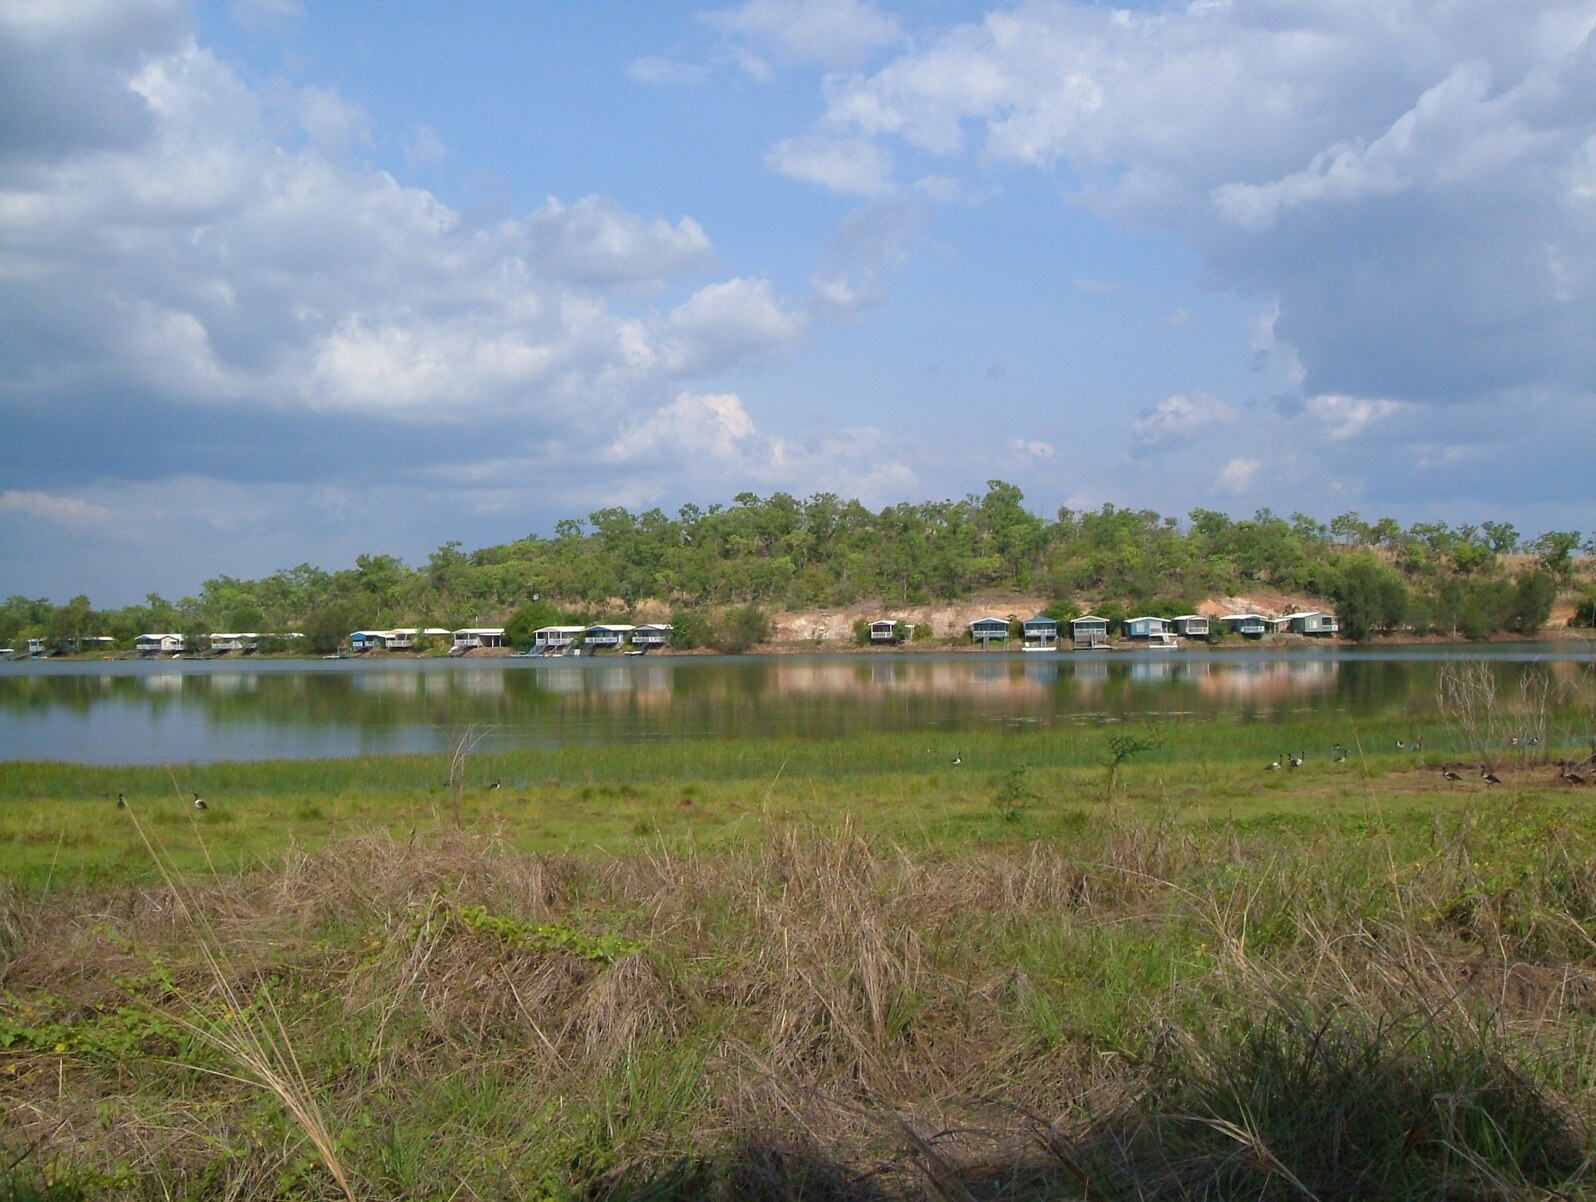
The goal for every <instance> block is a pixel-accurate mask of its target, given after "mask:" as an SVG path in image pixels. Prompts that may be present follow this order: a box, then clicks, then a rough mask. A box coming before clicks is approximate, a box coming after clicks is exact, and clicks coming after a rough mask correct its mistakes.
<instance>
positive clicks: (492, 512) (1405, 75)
mask: <svg viewBox="0 0 1596 1202" xmlns="http://www.w3.org/2000/svg"><path fill="white" fill-rule="evenodd" d="M1593 27H1596V0H1580V2H1572V0H1544V2H1536V0H1523V2H1521V3H1516V4H1513V5H1504V4H1501V3H1500V2H1499V0H1446V2H1444V3H1443V2H1439V0H1437V2H1433V3H1421V2H1418V0H1407V2H1404V0H1294V2H1292V3H1284V2H1282V0H1195V2H1192V3H1186V4H1134V5H1126V6H1123V7H1113V6H1109V5H1100V4H1088V3H1079V2H1067V0H1034V2H1030V3H1020V4H976V3H965V2H954V0H941V2H932V3H916V4H914V5H908V4H890V3H885V2H881V3H871V2H869V0H751V2H749V3H743V4H733V5H724V6H709V7H698V6H693V5H688V4H672V3H658V4H626V5H621V4H613V3H611V4H582V5H558V4H535V5H534V4H511V3H492V2H487V0H483V2H479V3H469V4H461V5H455V6H450V7H449V8H447V9H440V8H439V7H438V6H436V5H423V4H417V3H386V4H381V5H377V4H364V3H354V2H344V3H339V4H325V3H317V2H316V0H232V2H227V0H200V2H194V3H188V2H184V0H74V2H73V3H71V4H61V3H50V2H47V0H0V422H3V427H0V428H3V430H4V437H3V439H0V593H4V594H7V595H9V594H12V593H23V594H25V595H29V596H49V597H52V598H53V599H56V600H58V601H64V600H65V599H66V598H67V597H69V596H71V595H73V594H75V593H78V592H87V593H88V594H89V596H90V597H91V599H92V600H93V601H94V602H95V603H96V604H98V605H116V604H123V603H127V602H130V601H135V600H139V599H141V598H142V597H143V595H144V593H145V592H147V591H151V590H154V591H158V592H161V593H162V594H163V595H166V596H168V597H174V598H175V597H178V596H182V595H183V594H185V593H189V592H193V591H195V590H197V589H198V587H199V586H200V584H201V582H202V581H204V580H205V579H207V578H210V577H214V576H218V575H223V574H226V575H234V576H260V575H265V574H268V573H270V572H272V571H274V570H276V569H278V568H283V567H289V566H292V565H294V564H298V563H301V562H310V563H314V564H317V565H319V566H323V567H327V568H338V567H344V566H348V565H349V564H350V563H352V561H353V558H354V556H355V555H356V554H359V553H362V552H373V553H376V552H386V553H390V554H396V555H399V556H400V557H402V558H404V559H406V560H407V561H409V562H413V563H414V562H421V561H422V560H424V559H425V557H426V555H427V553H428V552H429V551H431V550H432V549H433V548H435V547H437V546H438V545H440V544H441V543H443V542H445V541H448V540H451V539H458V540H460V541H461V542H463V543H464V544H465V545H466V546H467V547H475V546H480V545H483V544H487V543H494V542H501V541H505V540H508V539H512V538H515V537H519V536H521V535H524V534H527V533H543V534H546V533H549V532H551V530H552V526H553V523H554V521H555V520H557V519H559V518H562V517H571V516H581V515H583V514H586V513H588V512H590V511H592V510H594V509H597V508H600V507H602V506H606V505H613V504H621V505H626V506H628V507H630V508H633V509H640V508H646V507H649V506H652V505H659V506H662V507H663V508H665V509H666V510H667V511H674V510H675V509H676V507H678V506H679V505H681V504H683V503H685V502H689V501H692V502H695V503H699V504H705V503H708V502H711V501H717V500H718V501H728V500H730V498H731V497H733V496H735V495H736V494H737V493H739V492H742V491H745V490H751V491H754V492H758V493H761V494H768V493H770V492H772V491H775V490H778V489H781V490H785V491H788V492H791V493H794V494H796V495H798V496H807V495H810V494H812V493H816V492H823V491H830V492H837V493H840V494H842V495H845V496H857V497H859V498H860V499H861V500H863V501H865V502H866V503H867V504H869V505H871V506H873V507H879V506H882V505H886V504H891V503H895V502H897V501H902V500H911V501H918V500H925V499H937V498H943V497H957V496H962V495H965V494H967V493H972V492H975V493H979V492H981V491H983V490H984V487H985V483H986V481H987V480H989V479H994V478H1002V479H1006V480H1010V481H1013V482H1014V483H1017V484H1019V485H1020V486H1021V487H1022V488H1023V489H1024V491H1025V494H1026V497H1027V500H1028V503H1029V504H1031V505H1032V506H1033V507H1034V508H1035V509H1036V510H1037V511H1038V512H1042V513H1047V514H1051V513H1053V512H1054V511H1055V510H1056V509H1057V508H1058V507H1060V506H1063V505H1068V506H1072V507H1076V508H1080V507H1093V508H1095V507H1097V506H1099V505H1102V504H1103V503H1105V502H1112V503H1114V504H1116V505H1131V506H1137V507H1149V508H1154V509H1157V510H1159V511H1161V512H1164V513H1168V514H1173V515H1184V514H1186V513H1187V512H1189V511H1190V510H1191V509H1193V508H1194V507H1197V506H1202V507H1205V508H1214V509H1221V510H1225V511H1227V512H1231V513H1234V514H1238V515H1243V514H1250V513H1252V512H1253V511H1254V510H1256V509H1258V508H1260V507H1269V508H1272V509H1273V510H1275V511H1276V512H1278V513H1282V514H1286V513H1290V512H1293V511H1302V512H1306V513H1309V514H1312V515H1314V516H1317V517H1319V518H1321V519H1323V520H1328V519H1329V518H1330V517H1332V516H1334V515H1335V514H1338V513H1341V512H1345V511H1347V510H1357V511H1358V512H1360V513H1362V514H1363V515H1364V516H1365V517H1366V518H1373V517H1375V516H1383V515H1390V516H1394V517H1396V518H1398V519H1399V520H1400V521H1403V522H1405V523H1406V522H1413V521H1419V520H1445V521H1448V522H1453V523H1457V522H1480V521H1483V520H1488V519H1494V520H1505V521H1511V522H1514V523H1516V524H1517V525H1518V526H1519V528H1520V530H1521V531H1523V532H1525V533H1526V534H1533V533H1537V532H1540V531H1542V530H1547V529H1577V530H1582V531H1586V532H1589V530H1590V529H1591V527H1592V526H1596V509H1593V506H1592V503H1591V499H1590V498H1591V482H1592V479H1593V472H1592V466H1591V465H1592V464H1593V463H1596V420H1593V419H1596V399H1593V398H1596V392H1593V382H1596V339H1593V338H1592V336H1591V333H1592V331H1593V330H1596V288H1593V281H1596V41H1593V39H1592V36H1591V31H1592V29H1593Z"/></svg>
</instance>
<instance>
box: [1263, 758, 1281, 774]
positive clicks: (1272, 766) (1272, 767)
mask: <svg viewBox="0 0 1596 1202" xmlns="http://www.w3.org/2000/svg"><path fill="white" fill-rule="evenodd" d="M1281 758H1282V757H1280V756H1278V755H1277V756H1275V758H1274V759H1272V760H1270V761H1269V763H1268V764H1266V765H1265V766H1264V771H1265V772H1279V771H1280V760H1281Z"/></svg>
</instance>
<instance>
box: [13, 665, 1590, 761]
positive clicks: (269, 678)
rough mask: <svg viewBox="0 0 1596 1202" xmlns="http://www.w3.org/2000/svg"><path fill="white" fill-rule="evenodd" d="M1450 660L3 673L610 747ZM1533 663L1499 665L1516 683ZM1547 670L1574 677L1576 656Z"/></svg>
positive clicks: (1396, 691)
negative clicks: (614, 742) (612, 742)
mask: <svg viewBox="0 0 1596 1202" xmlns="http://www.w3.org/2000/svg"><path fill="white" fill-rule="evenodd" d="M1442 662H1445V661H1444V660H1440V659H1430V660H1396V659H1384V658H1380V659H1377V658H1368V659H1363V658H1331V657H1328V656H1312V657H1310V656H1275V657H1270V656H1263V655H1258V656H1252V655H1235V656H1197V655H1185V654H1179V655H1169V654H1162V655H1161V654H1154V653H1131V654H1115V655H1087V654H1082V655H1069V654H1061V655H1056V656H1045V657H1042V656H1035V655H1024V656H1020V655H991V656H959V657H924V658H916V657H875V656H872V657H831V658H820V657H816V658H796V657H794V658H788V659H765V660H760V659H750V660H735V661H694V660H682V659H677V660H668V659H666V660H654V661H650V662H646V663H644V662H636V661H633V662H620V661H616V662H586V663H579V662H555V663H547V664H524V663H517V664H514V665H510V666H506V665H504V664H502V663H500V664H495V663H481V664H469V665H465V664H453V665H435V666H433V665H405V666H402V667H399V666H395V667H393V668H386V667H385V668H381V669H373V668H369V667H368V668H363V669H357V670H354V671H314V670H310V671H282V670H273V671H252V670H248V669H243V670H236V671H234V670H227V671H185V670H183V669H181V668H177V667H174V668H173V670H171V671H166V672H141V673H126V674H116V673H106V674H97V673H92V672H82V673H72V674H56V673H39V674H17V675H5V676H0V712H3V713H6V714H10V715H14V716H20V715H24V714H26V715H28V716H30V717H33V718H37V717H38V716H39V715H40V714H44V713H48V712H51V711H57V712H61V713H63V714H70V715H83V714H86V713H87V712H89V711H90V710H91V709H94V708H95V707H98V706H112V707H117V708H120V709H121V710H122V711H123V712H124V713H125V714H126V715H127V719H128V721H129V723H130V727H136V726H137V725H138V723H139V722H140V721H141V718H140V715H141V714H142V715H146V716H158V715H160V714H162V713H163V712H166V711H169V710H171V709H172V708H173V707H184V708H187V709H191V710H197V711H201V712H202V714H203V719H204V721H205V722H207V723H210V724H214V725H217V726H248V725H257V726H263V727H273V728H283V729H294V728H322V729H328V728H336V729H346V730H355V731H360V732H382V731H392V730H394V729H396V728H400V727H416V726H424V727H433V728H436V729H440V730H449V729H454V728H458V727H460V726H463V725H467V724H478V725H486V726H495V727H500V728H503V729H504V730H505V731H506V732H508V733H507V734H506V736H505V737H506V738H513V737H521V736H526V737H532V738H548V739H551V740H553V741H587V742H601V741H603V740H604V739H607V738H620V739H650V738H664V739H669V738H675V737H703V736H714V735H721V736H741V735H758V734H769V733H786V734H798V735H815V736H832V735H843V734H847V733H849V732H850V731H852V730H857V729H892V728H900V729H901V728H917V727H948V728H958V727H960V726H964V725H971V724H977V723H981V722H984V721H988V720H1013V719H1019V720H1035V721H1046V720H1048V719H1051V718H1057V719H1060V720H1082V717H1083V716H1089V715H1097V716H1130V715H1145V714H1149V713H1201V714H1208V715H1217V714H1223V713H1225V712H1232V713H1234V714H1236V715H1237V716H1238V718H1240V719H1242V720H1248V719H1249V718H1265V719H1267V718H1268V717H1269V716H1270V715H1275V714H1280V713H1283V712H1285V711H1287V710H1303V709H1322V710H1333V711H1339V712H1344V713H1347V714H1349V715H1352V716H1356V717H1359V718H1366V717H1370V716H1374V715H1378V714H1381V713H1386V712H1403V713H1408V714H1413V715H1419V716H1423V715H1430V714H1433V712H1434V709H1435V678H1436V671H1437V668H1438V666H1439V664H1440V663H1442ZM1528 666H1529V665H1526V664H1523V663H1517V662H1513V661H1493V662H1492V663H1491V671H1492V672H1493V674H1495V675H1496V676H1497V677H1498V680H1499V684H1500V687H1501V690H1502V691H1503V692H1504V693H1506V692H1509V691H1511V690H1514V689H1516V688H1517V680H1518V679H1519V677H1520V676H1521V675H1522V673H1523V672H1524V671H1525V670H1526V668H1527V667H1528ZM1542 666H1543V667H1545V668H1547V669H1549V670H1550V672H1551V674H1552V677H1553V680H1554V682H1555V681H1562V680H1566V681H1567V682H1569V685H1570V687H1573V684H1574V682H1575V681H1576V679H1578V678H1579V677H1580V673H1581V671H1582V667H1583V666H1582V665H1581V664H1579V663H1576V662H1567V661H1559V662H1553V663H1550V664H1547V665H1542Z"/></svg>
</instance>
